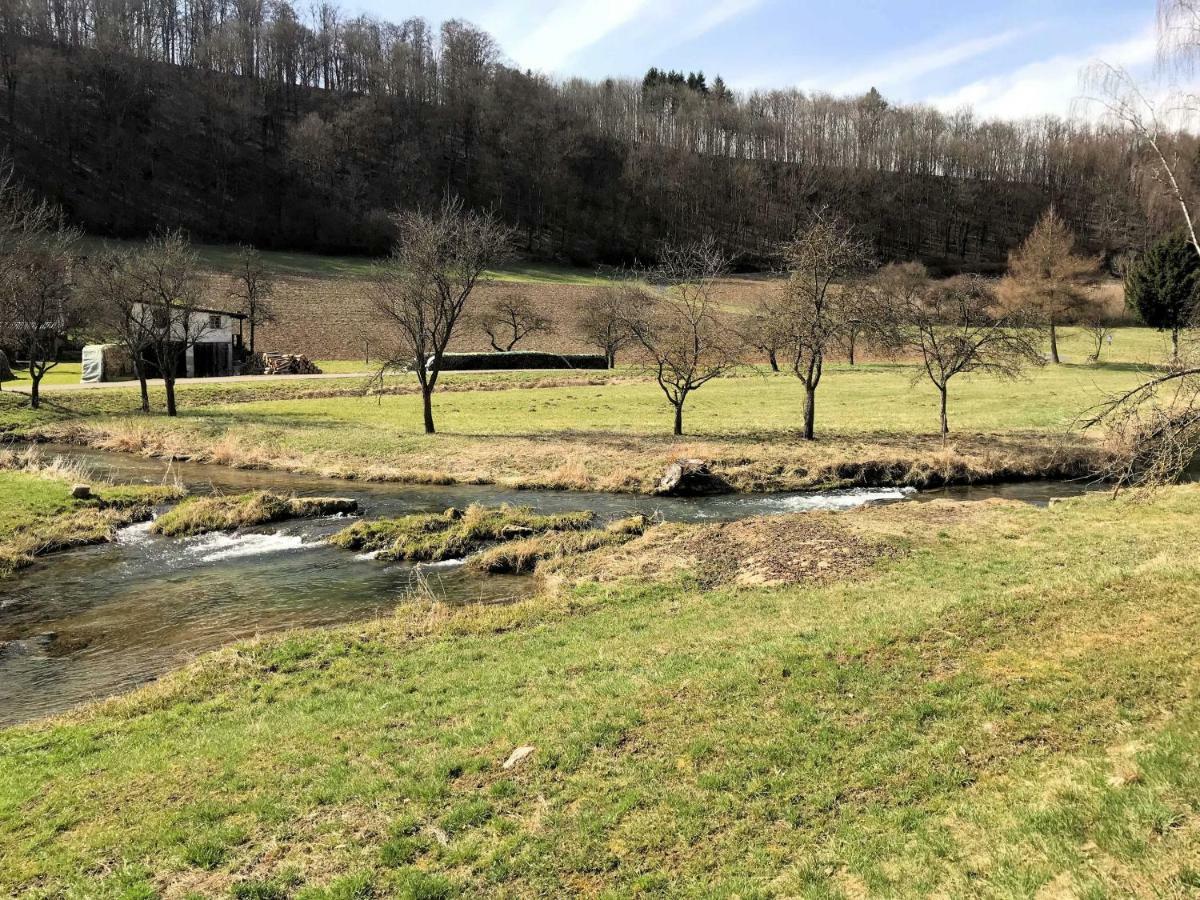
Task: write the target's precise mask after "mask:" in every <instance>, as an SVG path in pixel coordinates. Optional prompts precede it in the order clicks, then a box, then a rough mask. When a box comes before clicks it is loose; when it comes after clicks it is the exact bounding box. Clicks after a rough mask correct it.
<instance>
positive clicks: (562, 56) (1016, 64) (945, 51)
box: [346, 0, 1154, 118]
mask: <svg viewBox="0 0 1200 900" xmlns="http://www.w3.org/2000/svg"><path fill="white" fill-rule="evenodd" d="M346 8H347V9H348V10H349V11H352V12H357V11H362V12H369V13H372V14H374V15H377V16H380V17H382V18H387V19H391V20H393V21H396V20H400V19H403V18H406V17H408V16H412V15H420V16H425V17H426V18H429V19H430V20H432V21H435V22H439V21H442V20H444V19H448V18H462V19H466V20H468V21H470V22H473V23H474V24H476V25H478V26H480V27H482V28H484V29H486V30H487V31H489V32H491V34H492V35H493V36H494V37H495V38H496V39H497V40H498V41H499V43H500V45H501V47H502V48H503V50H504V54H505V57H506V58H507V59H508V61H509V62H511V63H513V64H515V65H517V66H519V67H520V68H523V69H524V68H528V69H533V70H536V71H541V72H545V73H547V74H551V75H554V76H558V77H569V76H585V77H589V78H604V77H608V76H631V77H641V75H642V74H644V73H645V71H646V69H648V68H650V67H651V66H657V67H658V68H660V69H679V70H685V71H692V70H702V71H704V72H705V74H706V75H707V76H708V77H709V80H711V79H712V78H713V77H714V76H715V75H717V74H720V75H721V76H722V77H723V78H724V79H725V80H726V82H727V83H729V84H730V85H731V86H732V87H734V88H737V89H743V90H750V89H754V88H782V87H800V88H803V89H805V90H823V91H830V92H833V93H836V94H851V93H854V94H856V93H861V92H864V91H866V90H868V89H869V88H871V87H875V88H877V89H879V91H881V92H882V93H883V95H884V96H885V97H887V98H888V99H889V100H891V101H894V102H909V101H921V102H928V103H933V104H935V105H937V106H939V107H941V108H944V109H946V110H949V111H953V110H956V109H959V108H961V107H963V106H966V105H970V106H972V107H974V108H975V110H976V112H977V113H979V114H980V115H981V116H985V117H1003V118H1021V117H1025V116H1035V115H1041V114H1043V113H1055V114H1059V115H1067V114H1070V113H1072V112H1073V111H1074V112H1075V113H1077V114H1078V113H1081V112H1082V108H1081V107H1080V105H1079V104H1078V103H1077V102H1076V101H1077V99H1078V97H1079V96H1080V94H1081V88H1080V82H1079V73H1080V70H1081V69H1082V68H1083V67H1085V66H1087V65H1088V64H1089V63H1090V62H1092V61H1093V60H1096V59H1103V60H1105V61H1107V62H1109V63H1113V64H1117V65H1121V66H1123V67H1125V68H1127V69H1129V70H1130V71H1131V72H1133V73H1134V74H1138V75H1144V74H1146V73H1148V72H1149V71H1150V70H1151V69H1152V67H1153V59H1154V0H942V2H936V0H603V2H591V0H589V2H572V0H490V2H486V0H361V2H360V3H359V4H358V5H357V6H356V5H355V3H354V0H350V2H348V3H347V4H346Z"/></svg>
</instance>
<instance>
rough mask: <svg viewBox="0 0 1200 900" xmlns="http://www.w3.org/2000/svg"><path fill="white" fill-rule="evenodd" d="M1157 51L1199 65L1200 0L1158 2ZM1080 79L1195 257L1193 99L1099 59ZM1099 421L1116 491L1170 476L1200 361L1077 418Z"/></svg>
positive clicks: (1193, 422) (1196, 418) (1192, 446)
mask: <svg viewBox="0 0 1200 900" xmlns="http://www.w3.org/2000/svg"><path fill="white" fill-rule="evenodd" d="M1158 49H1159V64H1160V67H1161V68H1162V69H1164V70H1168V71H1172V72H1174V73H1175V74H1179V73H1182V74H1185V75H1192V74H1194V72H1195V71H1196V67H1197V64H1200V2H1197V0H1159V4H1158ZM1087 81H1088V82H1090V84H1091V86H1092V87H1093V88H1095V89H1096V92H1097V93H1096V96H1094V97H1093V98H1091V99H1092V100H1093V101H1098V102H1099V103H1100V104H1101V105H1102V106H1103V107H1104V108H1105V110H1106V111H1107V113H1108V115H1109V117H1110V118H1111V119H1113V120H1114V121H1116V122H1117V123H1119V124H1121V125H1123V126H1125V127H1126V128H1127V129H1128V130H1129V131H1131V132H1132V133H1133V134H1134V135H1135V136H1136V137H1137V138H1138V140H1140V141H1141V143H1142V145H1143V147H1144V148H1146V149H1147V151H1148V152H1149V155H1150V157H1151V166H1150V171H1151V177H1152V178H1153V180H1154V182H1156V183H1157V184H1158V186H1159V187H1160V188H1161V189H1162V191H1163V192H1164V193H1165V194H1166V195H1167V197H1169V198H1170V200H1171V202H1172V203H1173V204H1174V205H1175V206H1177V207H1178V210H1179V215H1180V217H1181V218H1182V220H1183V224H1184V228H1185V230H1186V234H1187V240H1188V242H1189V243H1190V244H1191V246H1192V248H1193V249H1194V250H1195V251H1196V253H1197V254H1200V241H1198V240H1197V234H1196V222H1195V217H1194V216H1193V213H1192V206H1191V198H1190V189H1189V185H1188V181H1187V172H1188V169H1189V166H1190V161H1185V159H1186V158H1185V156H1184V154H1182V153H1181V152H1180V144H1179V142H1178V141H1177V140H1176V139H1177V137H1178V133H1179V126H1180V125H1182V124H1187V123H1194V122H1195V121H1196V120H1197V118H1200V99H1198V98H1197V96H1196V95H1195V94H1183V95H1181V94H1179V93H1178V92H1176V91H1172V92H1170V94H1169V96H1168V97H1167V98H1166V99H1165V100H1163V101H1162V102H1156V101H1155V100H1152V99H1151V96H1150V93H1149V92H1148V91H1147V90H1144V89H1143V88H1142V86H1141V85H1139V84H1138V83H1137V81H1135V80H1134V78H1133V77H1132V76H1131V75H1130V74H1129V73H1128V72H1127V71H1125V70H1124V69H1123V68H1121V67H1119V66H1115V65H1112V64H1109V63H1106V62H1099V63H1096V64H1095V65H1094V66H1093V67H1092V69H1091V71H1090V72H1089V73H1088V76H1087ZM1100 425H1104V426H1107V427H1108V430H1109V435H1110V440H1111V442H1112V444H1113V445H1114V449H1115V450H1116V452H1115V453H1114V454H1113V462H1112V463H1111V464H1110V465H1109V466H1108V467H1107V470H1106V471H1105V473H1104V474H1105V475H1107V476H1108V477H1110V478H1111V479H1113V480H1114V481H1115V482H1116V483H1117V486H1118V488H1119V487H1121V486H1124V485H1149V486H1155V485H1160V484H1165V483H1168V482H1171V481H1175V480H1176V479H1178V478H1179V477H1180V476H1181V475H1182V474H1183V473H1184V472H1185V471H1186V470H1187V469H1188V467H1189V466H1191V465H1192V464H1193V463H1194V462H1195V460H1196V459H1197V454H1198V453H1200V365H1197V364H1196V363H1195V361H1194V360H1185V359H1182V358H1179V359H1177V360H1176V366H1175V368H1174V370H1173V371H1171V372H1168V373H1167V374H1157V375H1152V376H1149V377H1147V378H1145V379H1143V381H1142V383H1141V384H1139V385H1137V386H1136V387H1134V388H1131V389H1130V390H1128V391H1125V392H1123V393H1120V394H1117V395H1115V396H1113V397H1110V398H1109V399H1108V400H1106V401H1105V402H1104V403H1103V404H1101V405H1100V406H1099V407H1097V408H1096V409H1095V410H1093V411H1092V413H1091V415H1090V416H1089V417H1088V418H1087V419H1086V420H1085V421H1084V422H1083V423H1082V427H1083V428H1084V429H1088V428H1095V427H1097V426H1100Z"/></svg>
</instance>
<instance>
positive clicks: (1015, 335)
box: [889, 269, 1043, 444]
mask: <svg viewBox="0 0 1200 900" xmlns="http://www.w3.org/2000/svg"><path fill="white" fill-rule="evenodd" d="M893 274H894V276H895V278H894V280H893V284H895V285H896V286H897V287H898V288H899V290H895V291H894V292H893V293H890V294H889V300H890V309H891V315H892V317H893V320H892V321H893V328H892V330H891V339H890V343H891V345H892V346H893V347H894V348H896V349H904V350H910V351H914V352H916V353H919V354H920V356H921V362H922V368H923V369H924V372H925V375H926V376H927V377H928V378H929V380H930V381H931V382H932V383H933V386H934V387H936V388H937V390H938V394H939V396H940V400H941V434H942V443H943V444H945V443H946V439H947V436H948V435H949V434H950V420H949V416H948V413H947V407H948V398H949V393H950V382H951V381H952V380H953V379H954V378H956V377H957V376H959V375H964V374H967V373H983V374H989V375H994V376H998V377H1001V378H1016V377H1018V376H1019V375H1020V374H1021V373H1022V372H1023V371H1024V370H1025V368H1026V367H1027V366H1029V365H1041V364H1042V363H1043V359H1042V355H1041V352H1040V349H1039V347H1038V338H1037V332H1036V330H1035V329H1032V328H1030V327H1029V326H1028V323H1027V321H1026V320H1024V319H1023V318H1022V316H1021V314H1020V313H1013V312H1009V313H1007V314H1005V313H1002V312H1001V311H1000V310H998V308H997V307H996V302H995V296H994V294H993V293H992V291H991V289H990V288H989V286H988V285H987V284H986V282H984V281H983V280H982V279H980V278H978V277H974V276H960V277H958V278H953V279H950V280H949V281H945V282H942V283H940V284H936V285H927V286H926V287H925V288H923V289H918V288H917V280H916V277H915V276H916V274H917V273H916V270H915V269H910V270H909V271H908V272H903V271H896V272H895V273H893ZM916 377H917V378H920V375H919V374H918V375H917V376H916Z"/></svg>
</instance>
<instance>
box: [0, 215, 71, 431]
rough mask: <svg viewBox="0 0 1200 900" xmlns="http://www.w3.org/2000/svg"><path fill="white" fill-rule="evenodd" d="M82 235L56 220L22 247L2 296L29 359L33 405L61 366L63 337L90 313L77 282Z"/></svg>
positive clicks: (10, 325) (12, 327) (36, 405)
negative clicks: (47, 379)
mask: <svg viewBox="0 0 1200 900" xmlns="http://www.w3.org/2000/svg"><path fill="white" fill-rule="evenodd" d="M55 218H57V217H55ZM78 240H79V236H78V234H77V233H76V232H75V231H74V230H72V229H70V228H67V227H66V226H65V225H63V224H62V222H61V221H55V222H54V223H53V224H52V225H51V226H50V228H49V229H48V230H46V231H45V232H44V233H42V234H40V235H38V237H37V239H36V240H34V241H30V242H28V243H27V244H26V245H25V246H24V247H22V248H21V249H20V250H19V253H20V256H19V259H18V260H17V266H15V267H13V268H12V269H10V270H9V272H8V278H7V279H6V283H5V284H4V285H3V291H4V293H3V295H2V296H0V304H3V306H4V307H5V309H6V310H7V312H6V313H5V314H4V315H3V316H0V317H2V318H4V319H5V320H6V321H7V323H8V331H9V332H10V333H11V334H12V335H13V338H14V340H16V342H17V343H18V345H19V346H20V347H21V348H22V349H23V350H24V351H25V356H26V359H27V360H28V362H29V405H30V406H31V407H33V408H34V409H38V408H39V407H40V406H41V384H42V379H43V378H45V376H46V373H47V372H49V371H50V370H51V369H53V368H54V367H55V366H57V365H58V355H59V352H60V350H61V349H62V343H63V340H64V339H65V337H66V336H67V334H68V332H71V331H73V330H74V329H76V328H78V327H79V326H80V325H81V324H82V323H83V321H84V319H85V317H86V309H85V305H84V303H83V300H82V297H81V295H80V294H79V293H78V292H77V291H76V290H75V285H74V281H73V269H74V258H75V248H76V246H77V244H78Z"/></svg>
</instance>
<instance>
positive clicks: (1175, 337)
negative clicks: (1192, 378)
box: [1171, 327, 1179, 362]
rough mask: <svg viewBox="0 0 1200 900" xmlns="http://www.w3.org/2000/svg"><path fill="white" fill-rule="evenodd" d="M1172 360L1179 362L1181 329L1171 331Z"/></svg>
mask: <svg viewBox="0 0 1200 900" xmlns="http://www.w3.org/2000/svg"><path fill="white" fill-rule="evenodd" d="M1171 359H1172V360H1173V361H1174V362H1179V328H1178V327H1176V328H1172V329H1171Z"/></svg>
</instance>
